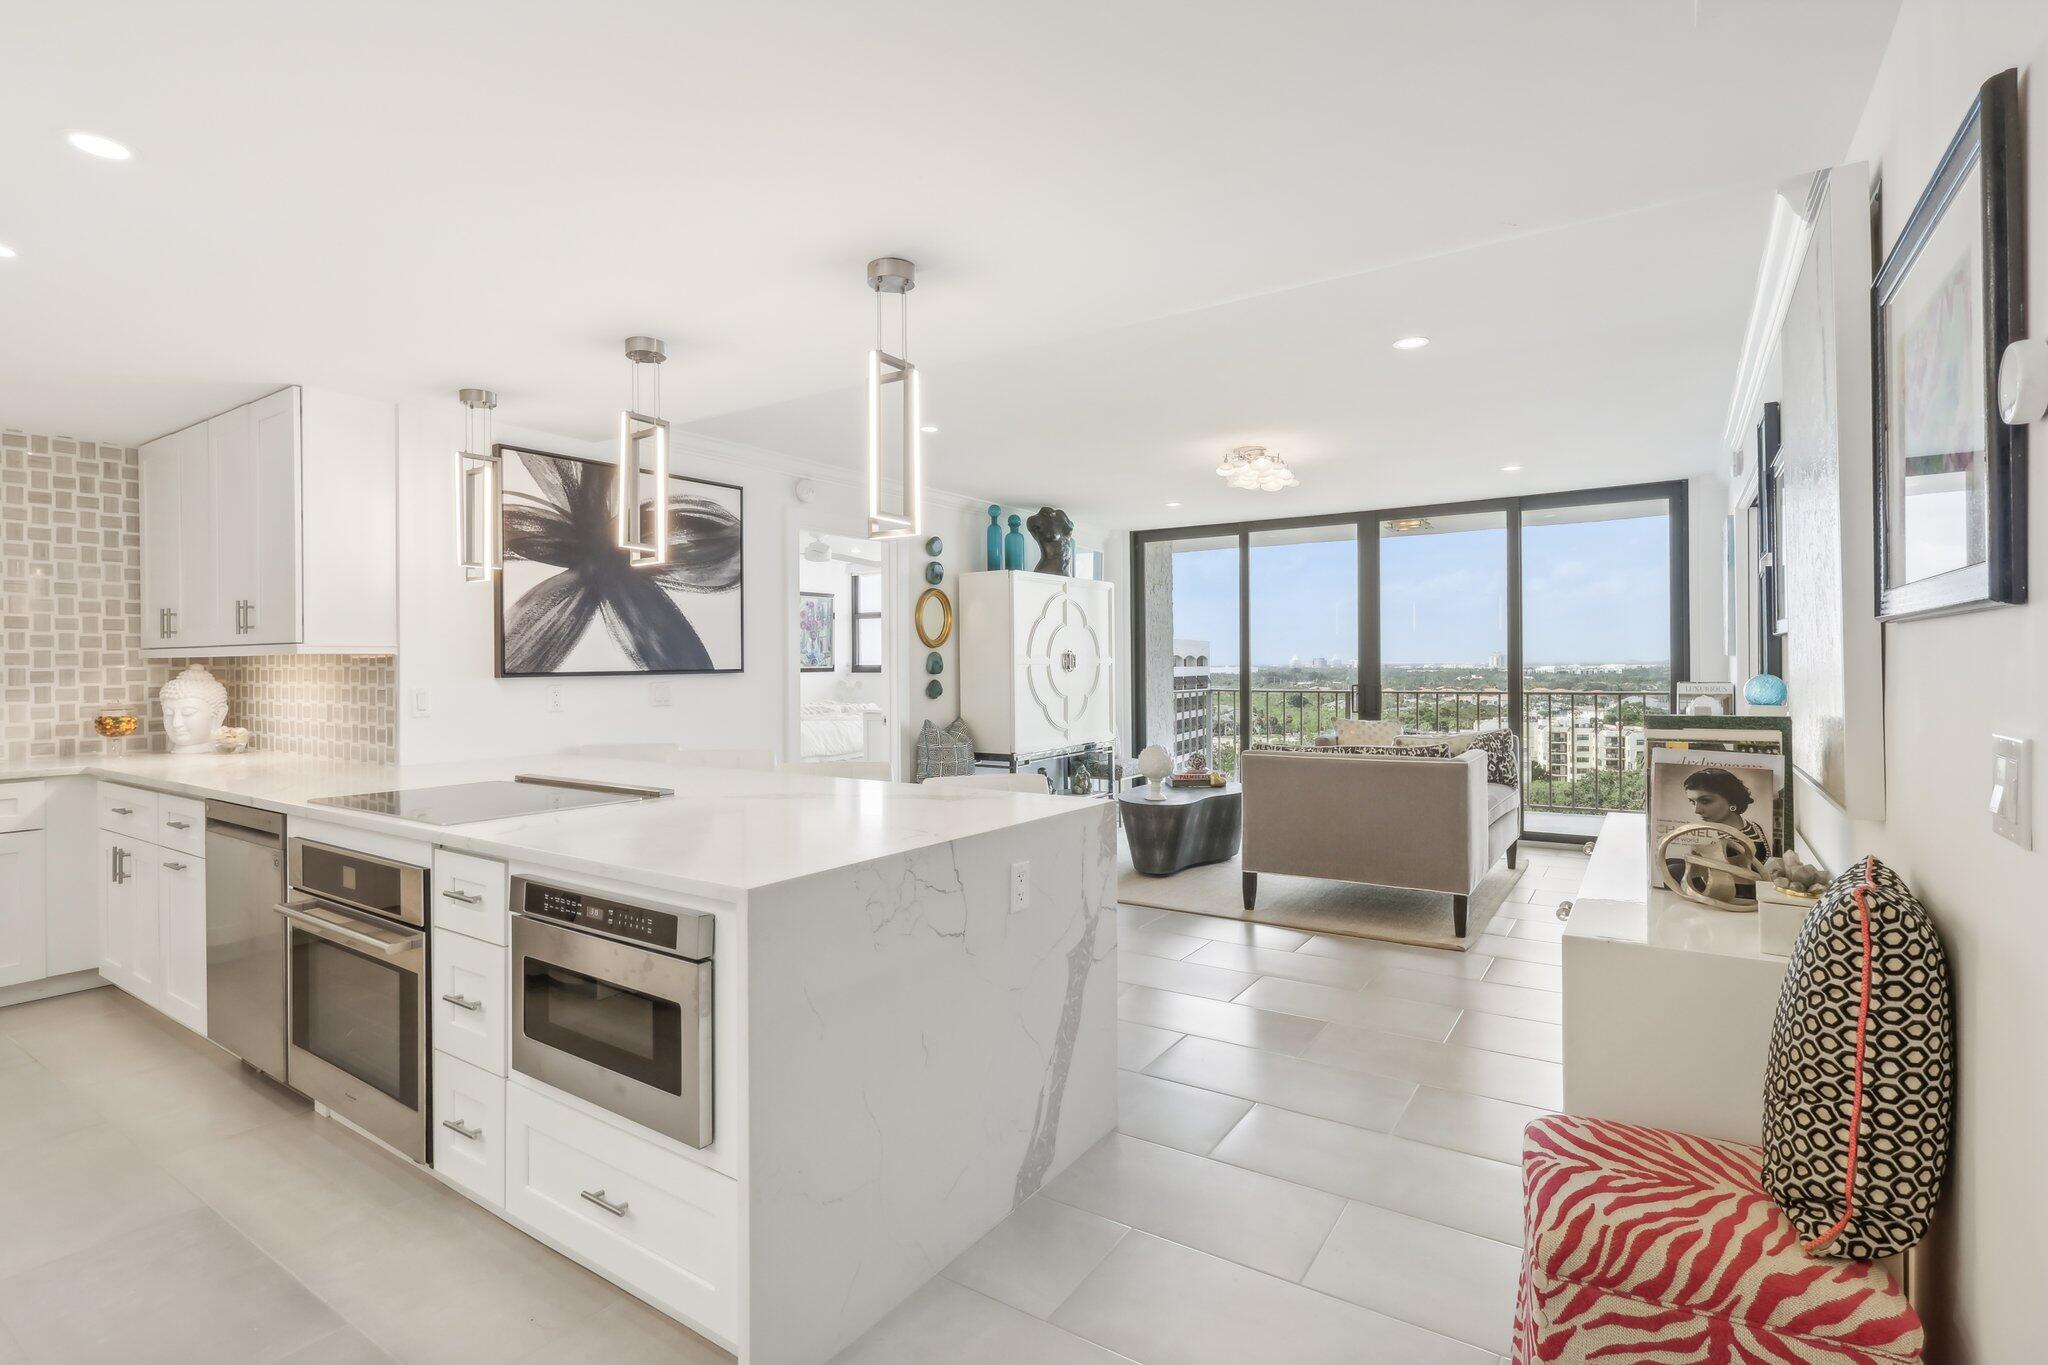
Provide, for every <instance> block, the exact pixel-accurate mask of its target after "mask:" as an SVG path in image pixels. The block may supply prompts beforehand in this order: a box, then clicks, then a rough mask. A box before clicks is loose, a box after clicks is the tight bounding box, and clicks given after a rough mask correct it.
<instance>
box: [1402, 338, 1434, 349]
mask: <svg viewBox="0 0 2048 1365" xmlns="http://www.w3.org/2000/svg"><path fill="white" fill-rule="evenodd" d="M1427 345H1429V338H1428V337H1402V338H1401V339H1400V340H1399V341H1397V342H1395V343H1394V349H1395V350H1397V351H1419V350H1421V349H1422V348H1423V347H1425V346H1427Z"/></svg>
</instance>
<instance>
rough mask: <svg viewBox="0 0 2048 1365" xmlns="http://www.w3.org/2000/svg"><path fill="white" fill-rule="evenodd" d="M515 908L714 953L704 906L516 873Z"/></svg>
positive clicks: (681, 950) (687, 952)
mask: <svg viewBox="0 0 2048 1365" xmlns="http://www.w3.org/2000/svg"><path fill="white" fill-rule="evenodd" d="M513 902H514V908H516V909H517V910H519V911H520V912H521V913H523V914H527V915H531V916H533V917H534V918H535V919H545V920H553V921H554V922H555V923H557V924H566V925H569V926H571V927H574V928H577V929H582V930H585V931H587V932H590V933H595V934H603V935H604V936H605V937H607V938H617V939H624V940H625V941H626V942H628V943H644V944H647V945H648V946H649V947H653V948H660V949H663V950H665V951H667V952H671V953H678V954H680V955H681V956H684V957H688V958H692V959H698V960H701V959H703V958H708V957H710V956H711V923H712V921H711V916H709V915H707V914H705V913H703V912H702V911H699V910H658V909H655V908H654V907H653V906H648V905H636V904H634V903H633V902H631V901H622V900H616V899H614V898H612V897H610V896H600V895H597V894H595V893H594V892H589V891H578V890H575V889H573V888H571V887H566V886H550V885H549V884H548V883H546V882H536V881H529V880H527V879H526V878H524V877H515V878H513Z"/></svg>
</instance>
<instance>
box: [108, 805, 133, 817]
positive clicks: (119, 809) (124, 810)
mask: <svg viewBox="0 0 2048 1365" xmlns="http://www.w3.org/2000/svg"><path fill="white" fill-rule="evenodd" d="M107 809H109V810H111V811H113V812H114V814H116V815H133V814H135V812H134V811H133V810H132V809H130V808H129V807H127V806H109V807H108V808H107Z"/></svg>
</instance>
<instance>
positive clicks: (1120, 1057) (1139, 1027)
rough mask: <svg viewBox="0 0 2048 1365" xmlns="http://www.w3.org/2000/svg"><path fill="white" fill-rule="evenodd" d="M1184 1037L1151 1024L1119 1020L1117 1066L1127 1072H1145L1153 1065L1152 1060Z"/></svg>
mask: <svg viewBox="0 0 2048 1365" xmlns="http://www.w3.org/2000/svg"><path fill="white" fill-rule="evenodd" d="M1181 1037H1182V1035H1181V1034H1178V1033H1175V1032H1174V1031H1173V1030H1172V1029H1163V1028H1153V1027H1152V1026H1151V1025H1150V1024H1134V1023H1132V1022H1131V1021H1130V1020H1128V1019H1119V1020H1117V1025H1116V1064H1117V1066H1118V1067H1120V1068H1122V1069H1123V1070H1125V1071H1143V1070H1144V1069H1145V1068H1146V1067H1147V1066H1150V1065H1151V1064H1152V1059H1153V1058H1154V1057H1157V1056H1158V1055H1159V1054H1160V1053H1162V1052H1164V1051H1166V1049H1168V1048H1170V1047H1172V1046H1173V1045H1174V1044H1175V1043H1177V1042H1179V1041H1180V1040H1181Z"/></svg>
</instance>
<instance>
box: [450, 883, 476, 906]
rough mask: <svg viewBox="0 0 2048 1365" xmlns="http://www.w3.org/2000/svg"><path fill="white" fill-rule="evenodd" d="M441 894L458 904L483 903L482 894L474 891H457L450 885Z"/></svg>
mask: <svg viewBox="0 0 2048 1365" xmlns="http://www.w3.org/2000/svg"><path fill="white" fill-rule="evenodd" d="M441 894H442V895H443V896H446V897H447V898H448V899H449V900H451V901H454V902H455V903H456V904H458V905H482V904H483V903H484V898H483V897H482V896H479V895H477V894H476V893H475V892H473V891H457V890H456V889H455V888H454V887H452V886H451V887H449V888H448V889H447V890H446V891H443V892H442V893H441Z"/></svg>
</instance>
